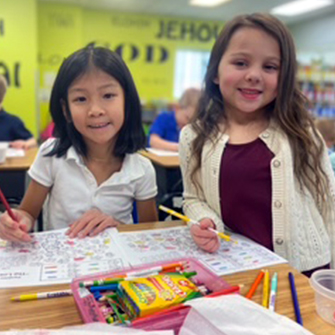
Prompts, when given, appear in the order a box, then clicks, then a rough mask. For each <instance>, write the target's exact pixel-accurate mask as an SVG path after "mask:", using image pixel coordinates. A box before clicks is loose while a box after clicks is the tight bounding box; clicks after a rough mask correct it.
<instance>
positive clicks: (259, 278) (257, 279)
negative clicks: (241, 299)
mask: <svg viewBox="0 0 335 335" xmlns="http://www.w3.org/2000/svg"><path fill="white" fill-rule="evenodd" d="M263 277H264V270H262V271H261V272H260V273H259V274H258V276H257V278H256V279H255V281H254V283H253V284H252V286H251V288H250V290H249V292H248V293H247V295H246V296H245V297H246V298H247V299H251V298H252V296H253V295H254V293H255V291H256V289H257V287H258V285H259V283H260V282H261V280H262V279H263Z"/></svg>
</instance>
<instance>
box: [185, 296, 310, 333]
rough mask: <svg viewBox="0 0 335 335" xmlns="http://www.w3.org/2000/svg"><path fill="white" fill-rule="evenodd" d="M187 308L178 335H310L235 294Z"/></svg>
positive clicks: (292, 322) (288, 321) (189, 303)
mask: <svg viewBox="0 0 335 335" xmlns="http://www.w3.org/2000/svg"><path fill="white" fill-rule="evenodd" d="M186 304H187V305H189V306H192V310H191V312H190V313H189V314H188V315H187V317H186V319H185V322H184V324H183V327H182V329H181V331H180V333H179V335H193V334H206V335H245V334H248V335H283V334H285V335H313V334H312V333H311V332H309V331H308V330H306V329H305V328H303V327H301V326H300V325H299V324H298V323H296V322H294V321H292V320H291V319H289V318H287V317H285V316H282V315H279V314H277V313H274V312H272V311H270V310H268V309H266V308H264V307H262V306H260V305H258V304H256V303H254V302H253V301H251V300H248V299H246V298H244V297H242V296H240V295H237V294H230V295H225V296H220V297H216V298H200V299H194V300H190V301H189V302H187V303H186ZM200 329H201V332H199V330H200Z"/></svg>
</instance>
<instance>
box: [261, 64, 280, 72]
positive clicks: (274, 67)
mask: <svg viewBox="0 0 335 335" xmlns="http://www.w3.org/2000/svg"><path fill="white" fill-rule="evenodd" d="M264 68H265V69H266V70H269V71H277V70H278V69H279V66H277V65H271V64H269V65H265V66H264Z"/></svg>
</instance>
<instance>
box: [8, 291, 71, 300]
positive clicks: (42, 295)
mask: <svg viewBox="0 0 335 335" xmlns="http://www.w3.org/2000/svg"><path fill="white" fill-rule="evenodd" d="M70 295H72V291H71V290H64V291H54V292H43V293H34V294H24V295H20V296H18V297H13V298H11V301H28V300H37V299H49V298H60V297H68V296H70Z"/></svg>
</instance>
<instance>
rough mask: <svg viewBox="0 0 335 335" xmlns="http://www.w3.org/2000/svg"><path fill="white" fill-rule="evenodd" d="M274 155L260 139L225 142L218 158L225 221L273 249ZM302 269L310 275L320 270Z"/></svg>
mask: <svg viewBox="0 0 335 335" xmlns="http://www.w3.org/2000/svg"><path fill="white" fill-rule="evenodd" d="M273 157H274V154H273V153H272V152H271V151H270V150H269V149H268V147H267V146H266V144H265V143H264V142H263V141H262V140H261V139H259V138H257V139H256V140H255V141H253V142H250V143H246V144H229V143H227V145H226V148H225V150H224V153H223V155H222V160H221V170H220V199H221V201H220V202H221V214H222V220H223V222H224V224H225V225H226V226H227V227H229V228H230V229H231V230H233V231H234V232H236V233H238V234H241V235H244V236H246V237H248V238H250V239H251V240H253V241H255V242H257V243H259V244H261V245H263V246H264V247H266V248H268V249H270V250H272V251H273V243H272V210H271V201H272V187H271V168H270V166H271V164H270V163H271V160H272V158H273ZM329 268H330V265H329V264H326V265H324V266H321V267H318V268H315V269H312V270H308V271H304V272H302V273H303V274H304V275H306V276H308V277H310V276H311V275H312V273H313V272H314V271H316V270H319V269H329Z"/></svg>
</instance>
